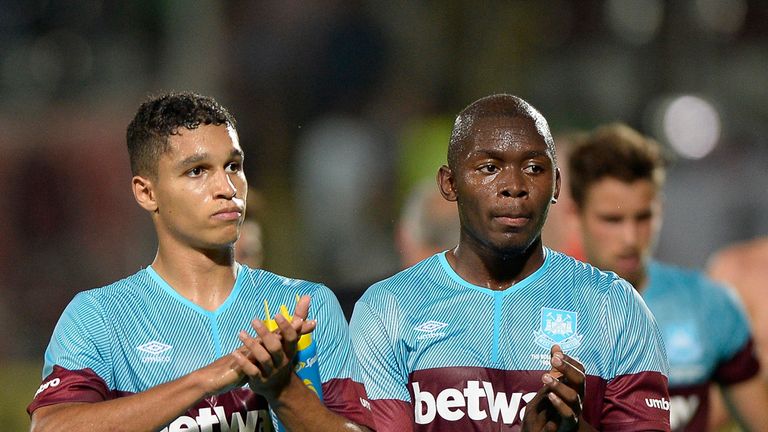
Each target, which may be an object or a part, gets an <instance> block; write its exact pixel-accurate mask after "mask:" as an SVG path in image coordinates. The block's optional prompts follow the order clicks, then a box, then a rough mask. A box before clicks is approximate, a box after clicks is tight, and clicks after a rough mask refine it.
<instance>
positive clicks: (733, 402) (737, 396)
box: [721, 375, 768, 431]
mask: <svg viewBox="0 0 768 432" xmlns="http://www.w3.org/2000/svg"><path fill="white" fill-rule="evenodd" d="M721 390H722V392H723V396H724V397H725V400H726V401H727V405H728V407H729V409H730V411H731V413H732V414H733V416H734V418H735V419H736V420H737V421H738V423H739V424H740V425H741V426H742V427H744V428H745V430H748V431H762V430H768V386H766V383H765V381H764V380H763V378H762V377H760V376H759V375H757V376H754V377H753V378H751V379H749V380H747V381H743V382H740V383H737V384H732V385H730V386H727V387H723V388H722V389H721Z"/></svg>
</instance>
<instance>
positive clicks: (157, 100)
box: [126, 92, 235, 177]
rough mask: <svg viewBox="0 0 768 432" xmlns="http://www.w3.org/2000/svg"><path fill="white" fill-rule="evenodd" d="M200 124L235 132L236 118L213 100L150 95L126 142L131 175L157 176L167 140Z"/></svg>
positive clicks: (183, 95)
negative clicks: (228, 128) (159, 160)
mask: <svg viewBox="0 0 768 432" xmlns="http://www.w3.org/2000/svg"><path fill="white" fill-rule="evenodd" d="M200 125H214V126H219V125H227V126H230V127H232V128H233V129H234V127H235V118H234V117H233V116H232V115H231V114H230V113H229V111H227V109H226V108H224V107H223V106H221V105H220V104H219V103H218V102H216V101H215V100H214V99H213V98H211V97H208V96H203V95H199V94H197V93H191V92H181V93H165V94H161V95H157V96H150V97H149V98H148V99H147V100H146V101H145V102H144V103H142V104H141V106H139V109H138V110H137V111H136V115H135V116H134V117H133V120H132V121H131V123H130V124H129V125H128V130H127V132H126V141H127V144H128V156H129V157H130V161H131V173H132V174H133V175H135V176H136V175H141V176H148V177H154V176H156V175H157V162H158V159H159V158H160V156H161V155H162V154H163V153H165V152H166V151H168V139H169V138H170V136H171V135H177V134H178V133H179V128H186V129H196V128H197V127H199V126H200Z"/></svg>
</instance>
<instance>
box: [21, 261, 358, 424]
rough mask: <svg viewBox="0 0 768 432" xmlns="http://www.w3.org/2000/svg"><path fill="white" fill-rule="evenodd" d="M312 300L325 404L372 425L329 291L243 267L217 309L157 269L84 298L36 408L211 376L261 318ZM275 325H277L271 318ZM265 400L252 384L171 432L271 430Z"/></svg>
mask: <svg viewBox="0 0 768 432" xmlns="http://www.w3.org/2000/svg"><path fill="white" fill-rule="evenodd" d="M305 294H306V295H309V296H311V305H310V311H309V319H316V320H317V328H316V329H315V331H314V332H313V333H312V338H313V342H314V343H315V344H316V345H315V349H316V353H317V358H316V361H317V366H318V369H319V375H320V380H321V382H322V394H323V400H324V403H325V404H326V406H328V407H329V409H331V410H333V411H335V412H337V413H339V414H341V415H344V416H346V417H348V418H350V419H352V420H354V421H357V422H358V423H360V424H370V423H371V421H370V411H369V410H368V409H367V408H366V407H364V405H366V404H367V402H365V392H364V389H363V388H362V385H360V384H359V381H360V380H359V377H357V376H356V375H357V364H356V361H355V360H354V354H353V352H352V348H351V345H350V340H349V333H348V328H347V323H346V321H345V319H344V315H343V313H342V310H341V307H340V306H339V303H338V301H337V300H336V297H335V296H334V295H333V293H332V292H331V291H330V290H329V289H328V288H326V287H325V286H323V285H320V284H316V283H311V282H306V281H302V280H297V279H289V278H285V277H282V276H278V275H276V274H273V273H270V272H267V271H264V270H256V269H250V268H248V267H246V266H239V268H238V273H237V279H236V281H235V285H234V287H233V289H232V292H231V294H230V295H229V297H228V298H227V300H226V301H225V302H224V303H223V304H222V305H221V306H220V307H219V308H218V309H217V310H215V311H208V310H205V309H203V308H201V307H199V306H198V305H196V304H194V303H193V302H191V301H189V300H187V299H185V298H184V297H182V296H181V295H179V294H178V292H176V291H175V290H174V289H173V288H171V287H170V286H169V285H168V284H167V283H166V282H165V281H164V280H163V279H162V278H161V277H160V276H159V275H158V274H157V273H156V272H155V271H154V270H153V269H152V267H148V268H146V269H143V270H141V271H139V272H138V273H135V274H134V275H132V276H129V277H127V278H125V279H123V280H120V281H117V282H115V283H113V284H111V285H108V286H106V287H103V288H98V289H94V290H89V291H84V292H81V293H79V294H77V295H76V296H75V298H74V299H73V300H72V302H71V303H70V304H69V305H68V306H67V308H66V309H65V311H64V313H63V314H62V316H61V318H60V320H59V322H58V324H57V325H56V328H55V330H54V333H53V336H52V338H51V342H50V344H49V346H48V348H47V350H46V352H45V365H44V368H43V381H44V384H43V385H42V386H41V387H40V390H38V392H37V394H36V395H35V399H34V400H33V402H32V403H31V404H30V407H29V409H28V410H29V412H30V413H31V412H32V411H33V410H34V409H36V408H38V407H40V406H46V405H51V404H55V403H61V402H98V401H102V400H108V399H113V398H117V397H121V396H126V395H130V394H134V393H139V392H142V391H144V390H147V389H149V388H151V387H154V386H157V385H159V384H161V383H165V382H167V381H171V380H174V379H177V378H179V377H181V376H183V375H186V374H189V373H190V372H192V371H194V370H196V369H199V368H202V367H204V366H206V365H208V364H210V363H212V362H213V361H215V360H216V359H218V358H220V357H222V356H224V355H226V354H228V353H230V352H232V351H234V350H235V349H237V348H238V347H239V346H241V342H240V340H239V339H238V333H239V332H240V331H241V330H249V332H250V333H251V334H255V332H254V331H253V330H252V329H251V328H250V322H251V320H253V319H254V318H259V319H261V320H265V318H268V317H265V312H264V304H265V301H266V302H268V305H269V306H270V308H271V313H272V314H274V313H276V312H278V310H279V307H280V306H281V305H286V307H287V308H288V310H289V311H292V310H293V308H294V306H295V305H296V299H297V296H301V295H305ZM269 318H271V317H269ZM271 423H272V422H271V420H270V415H269V411H268V406H267V404H266V401H265V400H264V399H263V398H261V397H260V396H257V395H255V394H253V392H251V390H250V389H249V388H248V386H245V387H243V388H238V389H235V390H232V391H230V392H227V393H224V394H220V395H216V396H212V397H210V398H207V399H205V400H203V401H202V402H201V403H200V404H199V405H198V406H196V407H193V408H191V409H190V410H189V411H188V412H187V414H186V415H184V416H181V417H179V418H178V419H176V420H175V421H173V422H171V423H170V424H169V425H168V427H166V428H165V429H163V431H168V432H173V431H177V430H198V428H199V430H206V431H240V432H243V431H262V430H264V431H268V430H270V429H272V424H271Z"/></svg>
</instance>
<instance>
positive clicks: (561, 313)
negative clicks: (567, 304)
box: [533, 308, 584, 351]
mask: <svg viewBox="0 0 768 432" xmlns="http://www.w3.org/2000/svg"><path fill="white" fill-rule="evenodd" d="M578 315H579V314H578V313H576V312H571V311H567V310H560V309H552V308H541V327H540V328H539V330H536V331H534V332H533V334H534V337H535V339H534V341H535V342H536V344H537V345H539V346H540V347H542V348H546V349H549V348H550V347H551V346H552V345H554V344H558V345H560V347H561V348H562V349H563V351H567V350H571V349H574V348H576V347H578V346H579V345H581V339H582V338H583V337H584V336H583V335H580V334H578V332H577V329H578V327H577V321H578Z"/></svg>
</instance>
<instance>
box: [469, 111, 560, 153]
mask: <svg viewBox="0 0 768 432" xmlns="http://www.w3.org/2000/svg"><path fill="white" fill-rule="evenodd" d="M470 127H471V131H470V133H469V136H468V139H467V141H466V142H467V145H466V146H465V149H464V150H465V152H467V153H472V152H476V151H479V150H485V149H491V148H492V149H493V150H497V151H498V150H501V151H522V150H526V151H528V150H533V149H535V150H544V151H546V150H548V149H547V143H546V141H545V140H544V137H542V136H541V134H540V133H539V131H538V129H537V128H536V124H535V123H534V121H533V120H531V119H529V118H524V117H508V116H498V117H497V116H494V117H480V118H477V119H475V121H474V122H472V124H471V126H470ZM547 153H548V152H547ZM550 157H551V155H550Z"/></svg>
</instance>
